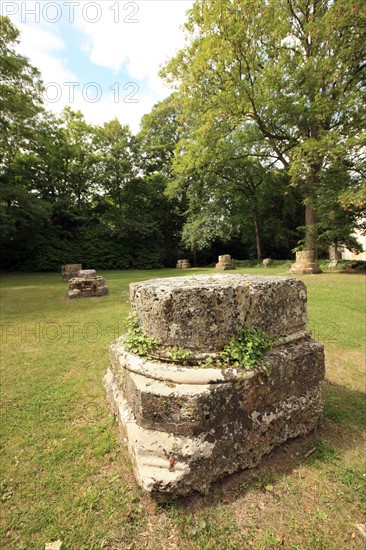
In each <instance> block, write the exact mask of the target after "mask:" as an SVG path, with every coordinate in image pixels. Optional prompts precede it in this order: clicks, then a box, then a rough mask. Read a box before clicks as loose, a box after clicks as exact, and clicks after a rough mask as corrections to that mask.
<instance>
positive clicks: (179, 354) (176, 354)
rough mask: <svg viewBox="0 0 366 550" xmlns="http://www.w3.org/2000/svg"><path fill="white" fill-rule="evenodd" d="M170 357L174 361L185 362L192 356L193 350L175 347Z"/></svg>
mask: <svg viewBox="0 0 366 550" xmlns="http://www.w3.org/2000/svg"><path fill="white" fill-rule="evenodd" d="M170 357H171V359H172V360H173V361H180V362H183V363H184V362H185V361H187V360H189V359H191V357H192V352H191V351H189V350H187V349H184V348H179V347H176V348H173V349H172V350H171V352H170Z"/></svg>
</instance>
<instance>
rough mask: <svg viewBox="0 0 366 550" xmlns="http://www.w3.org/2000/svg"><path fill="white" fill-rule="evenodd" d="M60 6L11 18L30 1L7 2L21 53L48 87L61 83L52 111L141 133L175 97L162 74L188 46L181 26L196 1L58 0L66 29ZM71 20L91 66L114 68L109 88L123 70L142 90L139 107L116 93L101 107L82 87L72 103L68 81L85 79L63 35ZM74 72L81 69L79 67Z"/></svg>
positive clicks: (50, 93)
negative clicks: (146, 117)
mask: <svg viewBox="0 0 366 550" xmlns="http://www.w3.org/2000/svg"><path fill="white" fill-rule="evenodd" d="M54 4H55V2H54V1H53V2H48V5H49V6H50V9H49V10H48V11H44V9H45V6H46V5H47V4H46V3H45V2H34V1H27V2H26V3H25V5H26V8H27V10H28V11H27V14H29V15H27V16H26V17H25V16H24V13H22V11H21V9H18V11H17V13H14V15H11V10H12V9H13V7H14V5H16V6H18V5H20V6H21V5H24V2H21V3H18V4H17V3H15V2H13V1H12V2H10V1H8V0H3V2H2V6H3V7H2V13H3V14H4V15H6V13H8V14H9V15H10V16H11V19H12V20H13V21H14V23H15V24H16V25H17V27H18V28H19V29H20V31H21V45H20V48H19V49H20V52H21V53H22V54H23V55H26V56H27V57H29V59H30V60H31V62H32V64H33V65H35V66H36V67H37V68H39V69H40V71H41V73H42V78H43V81H44V82H45V83H52V82H54V83H59V87H60V90H59V92H60V94H59V95H60V97H59V98H57V101H53V102H52V101H51V102H49V103H48V108H49V109H50V110H52V111H56V112H59V111H61V110H62V109H63V107H64V106H65V105H69V104H70V105H71V107H72V108H73V109H75V110H76V109H80V110H81V112H82V113H84V115H85V117H86V119H87V120H88V121H90V122H93V123H95V124H100V123H103V122H105V121H108V120H110V119H112V118H114V117H116V116H117V117H118V118H119V119H120V120H121V122H122V123H128V124H129V125H130V126H131V129H132V130H133V131H134V132H135V131H137V130H138V126H139V121H140V119H141V116H142V115H143V114H144V113H147V112H149V111H150V110H151V107H152V106H153V104H154V103H156V102H157V101H159V100H161V99H163V98H164V97H166V96H167V95H168V94H169V93H170V92H169V90H168V88H167V87H166V86H165V85H164V83H163V82H162V80H161V79H160V78H159V76H158V72H159V68H160V66H161V65H162V64H163V63H164V62H165V61H166V60H167V59H169V58H170V57H172V56H173V55H174V53H175V52H176V51H177V50H178V49H179V48H180V47H182V46H183V44H184V34H183V31H182V30H180V28H179V27H180V26H181V25H183V23H184V21H185V12H186V11H187V9H189V8H190V7H191V5H192V4H193V0H169V1H167V0H142V1H141V0H133V1H128V0H127V1H121V0H118V1H116V0H114V1H109V0H108V1H105V0H103V1H101V0H100V1H99V2H91V1H90V2H89V1H86V0H85V1H83V0H79V2H75V3H74V5H73V6H70V5H69V4H70V0H68V2H66V1H65V2H64V1H62V0H58V4H59V6H60V10H61V11H60V13H62V16H63V23H64V26H62V25H61V23H60V24H58V23H57V22H53V23H52V22H51V21H50V20H52V18H57V17H56V16H57V10H55V8H54V7H52V5H53V6H54ZM77 4H78V5H77ZM37 6H38V8H37ZM34 9H36V10H37V9H38V10H40V11H39V17H38V20H37V16H35V15H32V13H31V12H32V10H34ZM42 10H43V11H42ZM9 12H10V13H9ZM45 14H47V15H46V17H45ZM65 18H66V20H67V21H69V22H71V23H73V24H74V25H75V27H76V28H77V29H78V31H79V33H80V37H81V39H82V48H83V50H84V52H86V53H87V55H88V57H89V59H90V61H91V63H93V64H94V65H96V66H99V67H103V68H105V69H110V71H111V76H110V84H108V86H110V85H111V84H113V82H115V81H116V80H119V81H120V80H121V78H120V75H119V77H117V73H118V71H121V72H123V75H124V76H123V79H124V81H125V82H136V83H137V84H138V86H139V88H140V90H141V91H140V92H139V93H138V94H137V95H136V97H137V99H138V103H125V102H123V99H125V95H126V94H124V96H122V97H120V100H119V101H118V102H117V103H115V102H114V97H113V93H112V92H111V93H110V94H109V93H108V94H107V93H104V95H102V97H101V98H100V100H99V101H98V102H97V103H91V102H88V101H86V100H85V97H83V94H82V90H81V87H76V88H75V93H74V98H73V101H72V102H70V101H69V99H70V90H69V89H68V88H67V87H65V86H63V85H62V83H65V82H78V81H80V77H79V76H78V74H75V72H73V71H71V70H70V68H69V66H68V59H67V43H66V41H67V40H68V36H67V35H66V34H65V35H63V34H62V32H64V29H65V28H66V27H65ZM93 20H94V21H95V22H94V23H93V22H92V21H93ZM133 21H135V22H133ZM74 66H75V63H74ZM74 71H77V69H76V68H74ZM114 77H115V79H114ZM125 78H127V80H125ZM113 79H114V80H113ZM93 80H94V75H93V74H91V75H90V81H93ZM84 81H85V75H84ZM108 86H107V87H108ZM56 93H57V89H56V88H52V87H50V88H49V89H48V90H47V95H46V99H47V97H55V94H56Z"/></svg>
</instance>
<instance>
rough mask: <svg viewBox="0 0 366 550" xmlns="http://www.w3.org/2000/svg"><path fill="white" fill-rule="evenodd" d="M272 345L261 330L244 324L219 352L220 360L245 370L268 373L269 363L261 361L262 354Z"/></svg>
mask: <svg viewBox="0 0 366 550" xmlns="http://www.w3.org/2000/svg"><path fill="white" fill-rule="evenodd" d="M272 345H273V342H272V340H271V339H270V338H269V336H268V335H267V334H266V333H265V332H263V331H262V330H260V329H258V328H255V327H250V326H245V327H244V329H243V331H242V333H241V334H240V335H239V336H238V337H237V338H231V340H230V342H229V343H228V344H226V346H225V347H224V349H223V350H222V352H221V353H220V360H221V361H222V362H223V363H224V364H226V365H231V366H234V367H243V368H244V369H245V370H252V369H256V370H259V371H261V372H263V373H264V374H268V372H269V365H268V363H266V362H264V361H263V359H262V358H263V355H264V353H265V352H266V351H268V350H269V349H270V348H271V347H272Z"/></svg>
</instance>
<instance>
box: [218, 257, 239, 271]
mask: <svg viewBox="0 0 366 550" xmlns="http://www.w3.org/2000/svg"><path fill="white" fill-rule="evenodd" d="M216 269H219V270H220V271H228V270H229V269H235V266H234V262H233V261H232V259H231V256H230V254H224V255H223V256H219V261H218V263H217V264H216Z"/></svg>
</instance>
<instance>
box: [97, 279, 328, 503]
mask: <svg viewBox="0 0 366 550" xmlns="http://www.w3.org/2000/svg"><path fill="white" fill-rule="evenodd" d="M130 298H131V306H132V311H133V312H134V313H135V315H136V316H137V319H138V323H139V326H140V328H141V329H142V330H143V332H144V333H145V334H146V335H147V336H149V337H151V338H155V339H157V340H159V342H160V344H161V350H162V351H161V353H160V352H159V353H160V355H159V354H158V355H155V356H154V357H151V358H146V357H145V358H143V357H140V356H138V355H135V354H133V353H131V352H130V351H129V350H128V349H127V347H126V346H125V343H124V342H125V336H122V337H120V338H118V339H117V340H115V341H114V342H113V343H112V344H111V346H110V360H111V364H110V368H109V369H108V371H107V373H106V375H105V377H104V383H105V387H106V391H107V395H108V398H109V400H110V402H111V404H112V406H113V410H114V412H115V414H116V416H117V418H118V421H119V424H120V426H121V428H122V432H123V434H124V436H125V437H126V438H127V441H128V446H129V450H130V453H131V456H132V459H133V465H134V471H135V475H136V478H137V480H138V483H139V484H140V485H141V487H143V488H144V489H145V490H146V491H147V492H148V493H150V494H151V495H152V496H155V497H156V498H158V499H166V498H168V497H170V496H177V495H187V494H189V493H191V492H193V491H197V492H199V493H203V494H204V493H207V491H208V490H209V488H210V485H211V484H212V482H213V481H215V480H218V479H220V478H222V477H224V476H225V475H227V474H230V473H232V472H235V471H237V470H239V469H243V468H252V467H254V466H256V465H258V463H259V462H260V460H261V458H262V457H263V456H264V455H265V454H267V453H269V452H270V451H271V450H272V449H273V448H274V447H276V446H277V445H280V444H281V443H283V442H285V441H286V440H288V439H289V438H293V437H297V436H299V435H304V434H307V433H308V432H310V431H311V430H313V429H314V428H315V426H316V425H317V422H318V420H319V416H320V414H321V411H322V399H321V390H320V384H321V381H322V379H323V378H324V350H323V346H322V345H321V344H319V343H317V342H315V341H314V340H312V339H311V338H310V335H309V333H308V332H307V330H306V287H305V285H304V283H303V282H301V281H299V280H297V279H294V278H285V277H253V276H246V275H237V274H232V275H231V274H230V275H228V274H217V275H213V276H207V275H202V276H197V277H179V278H171V279H155V280H150V281H144V282H140V283H134V284H131V285H130ZM245 325H249V326H252V327H257V328H260V329H262V330H264V331H266V332H267V334H269V335H270V336H271V337H272V338H273V340H274V345H273V347H272V349H271V350H270V351H268V352H267V354H266V356H265V358H264V359H265V361H266V363H267V364H268V366H269V374H268V376H267V377H266V378H265V379H264V380H263V378H261V375H260V372H259V371H258V370H256V369H252V370H245V369H242V368H239V367H234V366H228V367H225V368H224V367H222V366H220V367H213V366H211V363H210V364H206V365H204V366H200V365H199V364H198V360H199V359H202V358H205V357H210V358H211V359H214V358H215V357H218V355H217V354H218V353H219V352H220V350H222V348H223V346H224V345H225V344H226V343H228V341H229V340H230V339H231V338H232V336H235V335H238V334H239V333H241V331H242V329H243V327H244V326H245ZM169 349H170V350H172V349H173V350H177V349H188V350H191V353H192V357H193V358H196V359H197V362H196V364H195V363H194V362H193V363H190V364H184V363H181V364H179V362H177V361H172V360H169V359H167V354H166V353H167V350H169Z"/></svg>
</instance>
